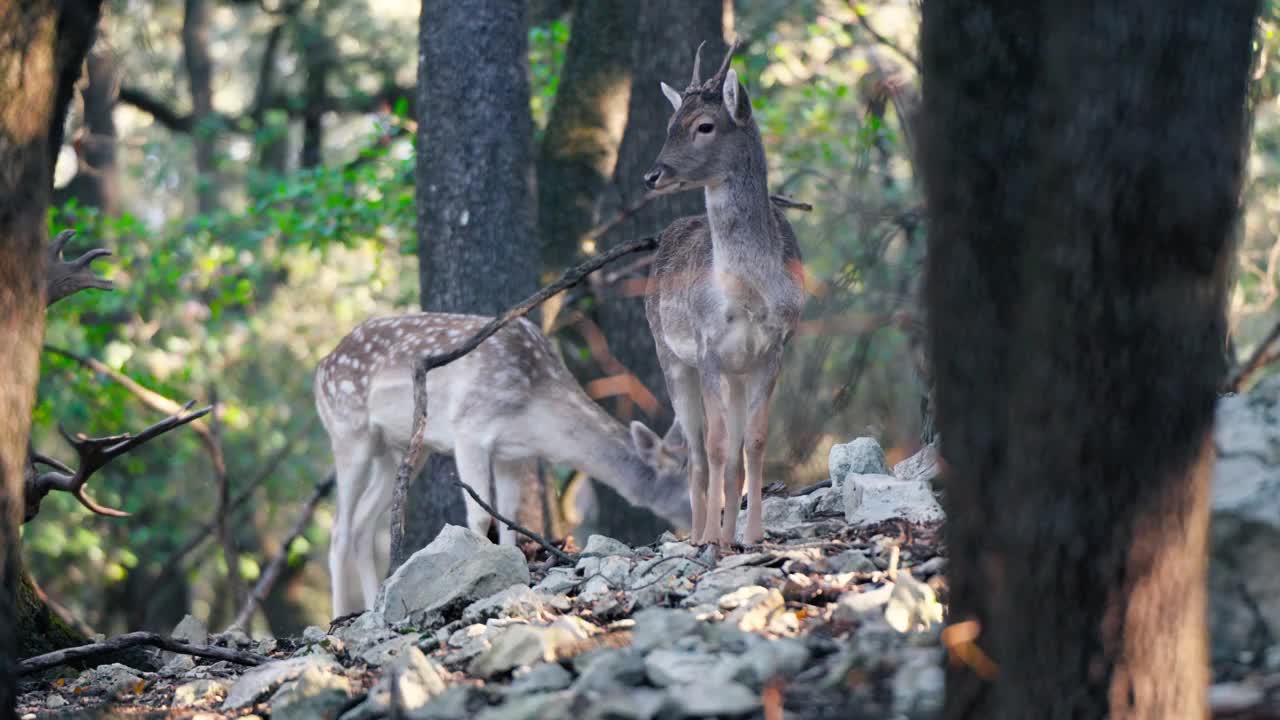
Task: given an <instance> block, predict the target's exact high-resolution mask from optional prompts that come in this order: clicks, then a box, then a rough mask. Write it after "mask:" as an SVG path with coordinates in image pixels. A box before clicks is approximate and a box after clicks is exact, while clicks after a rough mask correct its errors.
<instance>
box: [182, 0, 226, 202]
mask: <svg viewBox="0 0 1280 720" xmlns="http://www.w3.org/2000/svg"><path fill="white" fill-rule="evenodd" d="M183 8H184V10H183V16H182V58H183V62H184V63H185V65H186V70H187V83H188V85H189V86H190V89H191V118H192V121H193V128H192V133H191V140H192V142H193V143H194V144H195V149H196V207H197V208H198V209H199V211H200V213H201V214H208V213H211V212H213V211H214V210H216V209H217V207H218V181H217V177H216V173H217V133H218V128H217V127H215V125H214V123H215V119H214V114H213V60H212V59H211V58H210V57H209V0H186V2H185V4H184V6H183Z"/></svg>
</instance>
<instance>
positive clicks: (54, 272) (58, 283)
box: [45, 230, 115, 307]
mask: <svg viewBox="0 0 1280 720" xmlns="http://www.w3.org/2000/svg"><path fill="white" fill-rule="evenodd" d="M75 235H76V231H75V230H63V231H62V232H60V233H58V236H57V237H55V238H54V239H53V242H51V243H49V270H48V274H47V277H48V280H47V282H46V284H45V287H46V290H45V306H46V307H47V306H49V305H52V304H54V303H56V302H58V301H59V300H61V299H62V298H64V297H67V296H68V295H74V294H75V293H77V292H80V291H81V290H85V289H87V288H96V289H98V290H112V289H114V288H115V284H114V283H112V282H111V281H110V280H108V279H106V278H104V277H100V276H98V275H95V274H94V272H93V268H91V267H90V264H91V263H92V262H93V261H94V260H97V259H98V258H101V257H106V256H108V255H110V254H111V251H110V250H104V249H103V248H94V249H92V250H90V251H88V252H86V253H85V254H83V255H81V256H80V257H78V258H76V259H75V260H63V259H62V250H63V248H65V247H66V246H67V243H68V242H70V241H71V238H73V237H75Z"/></svg>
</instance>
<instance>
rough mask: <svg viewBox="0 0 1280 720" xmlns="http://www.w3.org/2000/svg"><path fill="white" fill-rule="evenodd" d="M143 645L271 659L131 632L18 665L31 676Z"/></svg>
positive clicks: (249, 661) (241, 660)
mask: <svg viewBox="0 0 1280 720" xmlns="http://www.w3.org/2000/svg"><path fill="white" fill-rule="evenodd" d="M139 645H149V646H151V647H158V648H160V649H161V650H168V651H169V652H175V653H181V654H183V655H194V656H196V657H203V658H209V659H211V660H226V661H228V662H233V663H236V664H239V665H261V664H262V663H265V662H269V661H270V660H271V658H269V657H267V656H265V655H259V654H258V653H253V652H245V651H243V650H233V649H231V648H224V647H215V646H212V645H193V644H190V643H187V642H184V641H182V640H175V639H174V638H171V637H169V636H167V635H160V634H159V633H153V632H131V633H126V634H124V635H119V636H117V637H113V638H111V639H109V640H103V641H102V642H96V643H90V644H88V645H77V646H76V647H70V648H64V649H62V650H55V651H53V652H51V653H45V654H43V655H36V656H35V657H29V658H27V659H26V660H23V661H21V662H19V663H18V674H19V675H31V674H32V673H38V672H41V671H44V670H48V669H49V668H55V667H58V666H60V665H67V664H69V663H73V662H78V661H81V660H88V659H91V658H98V657H102V656H103V655H111V654H113V653H117V652H120V651H121V650H127V649H129V648H132V647H138V646H139Z"/></svg>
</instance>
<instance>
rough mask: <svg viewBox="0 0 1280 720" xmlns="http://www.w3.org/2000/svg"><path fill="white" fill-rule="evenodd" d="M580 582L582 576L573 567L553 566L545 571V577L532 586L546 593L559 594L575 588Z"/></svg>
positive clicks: (535, 589)
mask: <svg viewBox="0 0 1280 720" xmlns="http://www.w3.org/2000/svg"><path fill="white" fill-rule="evenodd" d="M581 584H582V578H581V577H580V576H579V575H578V573H577V572H575V571H574V570H573V568H566V567H553V568H551V569H550V570H548V571H547V575H546V577H544V578H542V579H541V580H539V581H538V584H537V585H534V586H533V589H534V591H536V592H540V593H545V594H547V595H561V594H563V593H567V592H572V591H573V590H576V589H577V587H578V586H579V585H581Z"/></svg>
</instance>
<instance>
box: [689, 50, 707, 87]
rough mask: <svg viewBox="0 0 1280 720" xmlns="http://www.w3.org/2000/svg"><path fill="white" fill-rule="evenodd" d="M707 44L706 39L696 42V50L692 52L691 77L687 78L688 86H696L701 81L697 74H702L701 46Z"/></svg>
mask: <svg viewBox="0 0 1280 720" xmlns="http://www.w3.org/2000/svg"><path fill="white" fill-rule="evenodd" d="M706 44H707V41H706V40H703V41H702V42H700V43H698V51H697V52H695V53H694V54H693V77H692V78H690V79H689V87H691V88H696V87H698V85H699V84H701V83H702V80H700V79H699V76H701V75H702V48H703V47H705V46H706Z"/></svg>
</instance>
